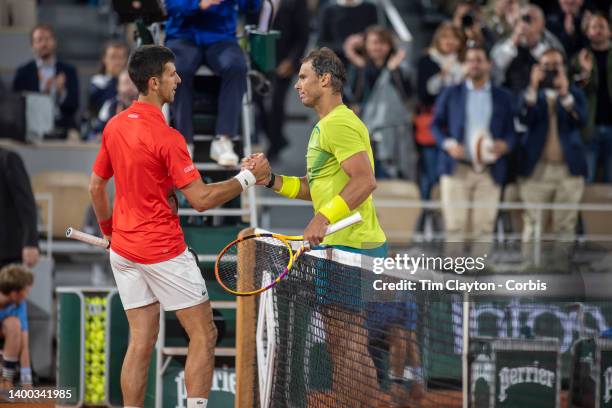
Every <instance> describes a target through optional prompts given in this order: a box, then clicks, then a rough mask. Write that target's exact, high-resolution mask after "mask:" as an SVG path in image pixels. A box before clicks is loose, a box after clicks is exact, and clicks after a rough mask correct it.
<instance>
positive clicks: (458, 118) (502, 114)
mask: <svg viewBox="0 0 612 408" xmlns="http://www.w3.org/2000/svg"><path fill="white" fill-rule="evenodd" d="M467 92H468V88H467V85H466V82H463V83H461V84H457V85H453V86H451V87H449V88H446V89H445V90H444V91H443V92H442V93H441V94H440V96H439V97H438V100H437V101H436V105H435V108H434V120H433V123H432V131H433V134H434V136H435V138H436V143H437V145H438V147H439V148H440V149H441V150H442V152H441V154H440V157H439V167H438V170H439V172H440V175H452V174H453V173H454V171H455V168H456V166H457V164H458V161H457V160H455V159H454V158H452V157H451V156H450V155H449V154H448V152H447V151H446V149H445V143H446V140H447V139H454V140H455V141H456V142H457V143H460V144H463V143H465V142H466V140H465V125H466V103H467ZM491 100H492V102H491V103H492V110H491V120H490V125H489V131H490V133H491V137H492V138H493V139H501V140H504V141H505V142H506V143H507V144H508V148H509V151H512V149H513V147H514V145H515V144H516V134H515V132H514V109H513V108H512V107H513V106H514V104H513V98H512V95H511V94H510V93H509V92H508V91H507V90H505V89H503V88H501V87H497V86H491ZM507 171H508V161H507V155H504V156H502V157H500V158H499V159H498V160H497V161H495V163H493V164H491V165H490V172H491V176H492V177H493V180H494V181H495V183H496V184H497V185H503V184H504V183H505V181H506V178H507Z"/></svg>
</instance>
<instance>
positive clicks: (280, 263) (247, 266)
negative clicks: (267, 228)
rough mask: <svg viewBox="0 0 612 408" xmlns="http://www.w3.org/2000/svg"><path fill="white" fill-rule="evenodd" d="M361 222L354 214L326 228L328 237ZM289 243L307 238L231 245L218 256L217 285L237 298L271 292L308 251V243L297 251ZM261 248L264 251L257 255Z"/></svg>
mask: <svg viewBox="0 0 612 408" xmlns="http://www.w3.org/2000/svg"><path fill="white" fill-rule="evenodd" d="M358 222H361V215H360V214H359V213H355V214H353V215H351V216H350V217H347V218H345V219H343V220H340V221H338V222H337V223H335V224H332V225H330V226H329V227H327V232H326V233H325V235H329V234H333V233H334V232H337V231H339V230H341V229H344V228H347V227H349V226H351V225H353V224H355V223H358ZM290 241H304V237H303V236H302V235H292V236H288V235H281V234H271V233H265V234H253V235H247V236H246V237H242V238H238V239H236V240H234V241H232V242H230V243H229V244H228V245H227V246H226V247H225V248H223V250H221V252H220V253H219V255H218V256H217V261H216V262H215V277H216V278H217V281H218V282H219V284H220V285H221V287H222V288H223V289H225V290H226V291H227V292H229V293H231V294H233V295H236V296H251V295H257V294H259V293H261V292H263V291H265V290H268V289H270V288H271V287H273V286H274V285H276V284H277V283H278V282H280V281H281V280H282V279H283V278H284V277H285V276H287V274H288V273H289V271H290V270H291V267H292V266H293V265H295V262H296V260H297V259H298V258H299V257H300V255H302V254H303V253H304V252H305V251H306V250H308V243H304V244H303V245H302V246H301V247H300V248H299V249H298V250H296V251H294V250H293V247H292V246H291V243H290ZM258 246H259V247H260V248H261V247H263V250H261V249H260V250H259V251H256V249H257V248H258ZM249 255H250V256H249Z"/></svg>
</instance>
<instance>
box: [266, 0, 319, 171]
mask: <svg viewBox="0 0 612 408" xmlns="http://www.w3.org/2000/svg"><path fill="white" fill-rule="evenodd" d="M308 16H309V11H308V7H307V2H306V0H283V1H281V3H280V7H279V9H278V11H277V13H276V17H275V19H274V23H273V26H272V28H273V29H274V30H278V31H280V32H281V37H280V38H279V39H278V41H277V42H276V58H277V60H278V61H279V62H278V65H277V67H276V71H275V72H274V74H273V78H272V101H271V104H270V109H269V110H268V112H267V113H266V133H267V135H268V140H269V142H270V146H269V147H268V152H267V154H266V156H267V157H268V160H270V161H274V160H275V159H276V158H277V157H278V155H279V153H280V152H281V151H282V150H283V149H284V148H285V147H286V146H287V144H288V143H289V142H288V141H287V138H286V137H285V135H284V134H283V125H284V124H285V100H286V96H287V91H288V90H289V87H290V86H291V81H292V78H293V76H294V75H295V74H296V73H297V71H298V70H299V68H300V65H301V64H300V60H301V58H302V55H303V54H304V51H305V50H306V45H307V44H308V36H309V35H310V26H309V18H308Z"/></svg>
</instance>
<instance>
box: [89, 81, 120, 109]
mask: <svg viewBox="0 0 612 408" xmlns="http://www.w3.org/2000/svg"><path fill="white" fill-rule="evenodd" d="M88 94H89V98H88V99H89V100H88V102H87V107H88V109H89V113H90V114H91V115H92V117H96V116H98V113H99V112H100V109H101V108H102V106H103V105H104V103H105V102H106V101H109V100H111V99H113V98H114V97H115V96H117V78H116V77H114V76H112V75H104V74H96V75H94V76H93V77H92V78H91V82H90V83H89V90H88Z"/></svg>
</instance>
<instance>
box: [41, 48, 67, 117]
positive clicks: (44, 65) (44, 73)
mask: <svg viewBox="0 0 612 408" xmlns="http://www.w3.org/2000/svg"><path fill="white" fill-rule="evenodd" d="M55 64H56V60H55V58H51V60H49V62H44V61H43V60H42V59H40V58H36V67H37V68H38V90H39V92H41V93H44V88H45V84H46V83H47V81H49V80H50V81H51V88H50V89H49V95H51V99H52V100H53V101H55V102H57V103H55V106H54V111H53V115H54V116H55V118H58V117H59V116H60V114H61V112H60V109H59V105H60V104H61V103H62V102H64V100H65V99H66V96H67V95H66V92H62V93H61V94H59V95H58V93H57V89H55V81H53V80H52V79H51V78H53V77H54V76H55V75H56V74H57V72H56V69H55Z"/></svg>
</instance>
